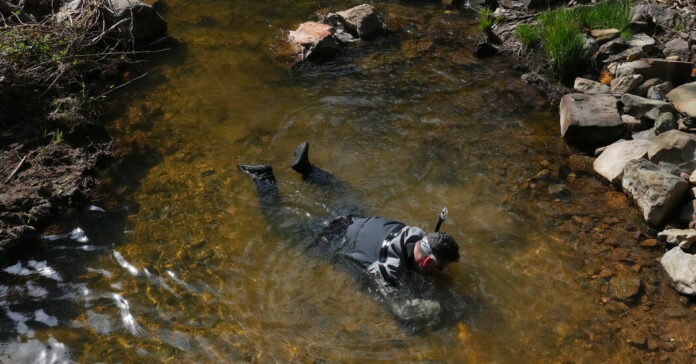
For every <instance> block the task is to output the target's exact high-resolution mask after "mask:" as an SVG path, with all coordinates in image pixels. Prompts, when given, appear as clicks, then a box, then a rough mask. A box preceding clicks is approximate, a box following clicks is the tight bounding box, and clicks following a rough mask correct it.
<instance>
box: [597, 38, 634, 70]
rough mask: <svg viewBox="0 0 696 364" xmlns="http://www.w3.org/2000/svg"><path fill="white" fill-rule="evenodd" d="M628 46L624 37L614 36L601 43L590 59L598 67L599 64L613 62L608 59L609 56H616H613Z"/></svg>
mask: <svg viewBox="0 0 696 364" xmlns="http://www.w3.org/2000/svg"><path fill="white" fill-rule="evenodd" d="M628 47H629V45H628V42H627V41H626V39H624V38H616V39H614V40H611V41H609V42H606V43H604V44H602V45H601V46H600V47H599V49H598V50H597V52H596V53H595V54H594V55H592V60H593V62H594V64H595V65H596V66H598V67H600V66H601V65H605V64H608V63H611V62H613V61H611V60H609V58H612V59H614V58H616V57H614V56H615V55H616V54H619V53H621V52H623V51H624V50H626V49H628ZM621 60H623V58H622V59H621Z"/></svg>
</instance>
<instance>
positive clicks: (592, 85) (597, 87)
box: [573, 77, 611, 95]
mask: <svg viewBox="0 0 696 364" xmlns="http://www.w3.org/2000/svg"><path fill="white" fill-rule="evenodd" d="M573 88H574V89H575V90H576V91H579V92H582V93H584V94H588V95H596V94H608V93H609V92H610V91H611V88H610V87H609V85H605V84H603V83H601V82H597V81H592V80H588V79H587V78H582V77H577V78H576V79H575V83H574V84H573Z"/></svg>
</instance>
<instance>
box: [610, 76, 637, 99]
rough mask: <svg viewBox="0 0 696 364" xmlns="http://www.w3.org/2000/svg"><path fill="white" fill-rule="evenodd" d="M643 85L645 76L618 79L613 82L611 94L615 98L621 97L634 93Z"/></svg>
mask: <svg viewBox="0 0 696 364" xmlns="http://www.w3.org/2000/svg"><path fill="white" fill-rule="evenodd" d="M641 83H643V76H641V75H629V76H623V77H617V78H615V79H613V80H611V83H610V84H611V94H612V95H614V96H621V95H623V94H625V93H628V92H631V91H633V89H634V88H636V87H638V85H640V84H641Z"/></svg>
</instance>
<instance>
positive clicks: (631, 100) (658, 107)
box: [621, 94, 676, 120]
mask: <svg viewBox="0 0 696 364" xmlns="http://www.w3.org/2000/svg"><path fill="white" fill-rule="evenodd" d="M621 103H622V104H623V112H624V113H628V114H631V115H633V116H635V117H636V118H639V119H640V118H643V117H646V118H648V119H650V120H657V117H658V116H659V115H660V113H663V112H676V110H675V109H674V106H672V104H670V103H668V102H664V101H657V100H650V99H646V98H644V97H640V96H636V95H631V94H624V95H623V96H621Z"/></svg>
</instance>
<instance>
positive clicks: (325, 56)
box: [289, 22, 341, 62]
mask: <svg viewBox="0 0 696 364" xmlns="http://www.w3.org/2000/svg"><path fill="white" fill-rule="evenodd" d="M335 31H336V29H335V28H334V27H332V26H330V25H326V24H322V23H316V22H306V23H302V24H300V26H299V27H298V28H297V30H295V31H291V32H290V36H289V38H290V42H291V43H292V44H293V45H294V46H295V48H296V51H297V53H298V55H299V58H300V59H301V60H308V61H315V62H317V61H326V60H329V59H331V58H333V57H334V56H335V55H336V54H337V53H338V51H339V50H340V48H341V47H340V42H339V40H338V39H337V38H336V37H335V36H334V33H335Z"/></svg>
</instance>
